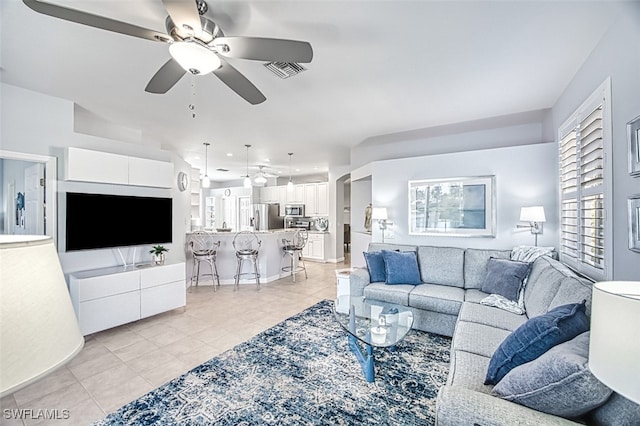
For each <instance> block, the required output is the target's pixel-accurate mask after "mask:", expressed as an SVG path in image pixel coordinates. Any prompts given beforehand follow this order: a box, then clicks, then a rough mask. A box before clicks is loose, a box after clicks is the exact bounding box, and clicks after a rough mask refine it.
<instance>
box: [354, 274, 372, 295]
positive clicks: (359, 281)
mask: <svg viewBox="0 0 640 426" xmlns="http://www.w3.org/2000/svg"><path fill="white" fill-rule="evenodd" d="M349 278H350V279H349V281H350V286H351V296H352V297H353V296H363V295H364V288H365V287H366V286H368V285H369V280H370V278H369V271H368V270H367V269H366V268H359V269H356V270H354V271H352V272H351V276H350V277H349Z"/></svg>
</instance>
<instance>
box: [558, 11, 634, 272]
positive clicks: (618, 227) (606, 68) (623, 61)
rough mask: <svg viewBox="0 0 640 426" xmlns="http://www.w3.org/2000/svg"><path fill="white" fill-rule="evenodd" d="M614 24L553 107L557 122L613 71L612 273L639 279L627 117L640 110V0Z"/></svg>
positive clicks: (609, 213)
mask: <svg viewBox="0 0 640 426" xmlns="http://www.w3.org/2000/svg"><path fill="white" fill-rule="evenodd" d="M625 7H626V8H627V9H628V10H627V13H625V14H624V16H623V17H621V18H620V20H619V21H618V22H617V23H616V24H615V25H613V26H612V27H611V30H609V32H608V33H607V34H606V35H605V36H604V37H603V39H602V41H601V42H600V43H599V45H598V46H597V47H596V48H595V49H594V51H593V52H592V54H591V55H590V57H589V58H588V59H587V61H586V62H585V63H584V65H583V66H582V68H581V69H580V70H579V71H578V73H577V74H576V76H575V77H574V78H573V80H572V81H571V83H570V84H569V85H568V87H567V89H566V90H565V91H564V93H563V94H562V96H560V98H559V99H558V101H557V102H556V104H555V105H554V106H553V108H552V120H551V121H552V124H551V129H552V131H553V132H554V134H555V132H557V128H558V127H559V126H560V124H562V122H564V121H565V120H566V119H567V118H568V117H569V116H570V115H571V113H573V111H575V109H576V108H578V106H580V104H581V103H582V102H583V101H584V100H585V99H587V97H588V96H589V95H590V94H591V93H592V92H593V91H594V90H595V89H596V88H597V87H598V86H599V85H600V84H601V83H602V82H603V81H604V80H605V79H606V78H607V77H611V110H612V120H613V121H612V138H613V139H612V145H613V146H612V150H613V152H612V154H613V155H612V158H611V159H610V160H611V162H612V168H613V211H612V212H607V217H608V218H609V220H611V221H613V236H612V237H613V241H612V242H613V270H612V272H613V279H615V280H640V268H639V267H638V263H639V262H640V253H636V252H633V251H631V250H629V248H628V233H627V198H628V197H629V196H630V195H632V194H639V193H640V178H632V177H631V176H629V173H628V168H627V161H628V144H627V137H626V123H627V122H628V121H630V120H632V119H633V118H635V117H637V116H638V115H640V24H639V23H640V3H638V2H628V3H625Z"/></svg>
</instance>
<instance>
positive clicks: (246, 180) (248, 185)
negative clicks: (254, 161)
mask: <svg viewBox="0 0 640 426" xmlns="http://www.w3.org/2000/svg"><path fill="white" fill-rule="evenodd" d="M245 146H246V147H247V174H246V176H245V177H244V187H245V188H251V178H250V177H249V148H251V145H245Z"/></svg>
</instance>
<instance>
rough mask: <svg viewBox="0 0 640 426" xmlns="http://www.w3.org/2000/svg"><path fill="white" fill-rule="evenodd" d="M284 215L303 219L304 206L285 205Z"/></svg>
mask: <svg viewBox="0 0 640 426" xmlns="http://www.w3.org/2000/svg"><path fill="white" fill-rule="evenodd" d="M284 215H285V216H293V217H304V204H287V205H285V206H284Z"/></svg>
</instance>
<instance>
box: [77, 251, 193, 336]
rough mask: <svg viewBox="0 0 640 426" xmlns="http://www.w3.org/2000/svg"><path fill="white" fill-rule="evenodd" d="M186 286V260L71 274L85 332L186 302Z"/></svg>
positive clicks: (173, 307)
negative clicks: (166, 263)
mask: <svg viewBox="0 0 640 426" xmlns="http://www.w3.org/2000/svg"><path fill="white" fill-rule="evenodd" d="M140 266H143V267H140ZM185 288H186V286H185V264H184V262H179V263H173V264H168V265H138V266H134V265H131V266H127V267H122V266H118V267H113V268H103V269H93V270H88V271H78V272H74V273H72V274H70V275H69V293H70V295H71V301H72V303H73V308H74V310H75V313H76V317H77V319H78V324H79V325H80V330H81V331H82V334H83V335H85V336H86V335H87V334H91V333H96V332H98V331H102V330H106V329H108V328H112V327H116V326H118V325H121V324H126V323H129V322H132V321H136V320H139V319H140V318H145V317H148V316H151V315H155V314H158V313H160V312H165V311H168V310H171V309H175V308H179V307H181V306H185V305H186V303H187V302H186V291H185Z"/></svg>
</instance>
